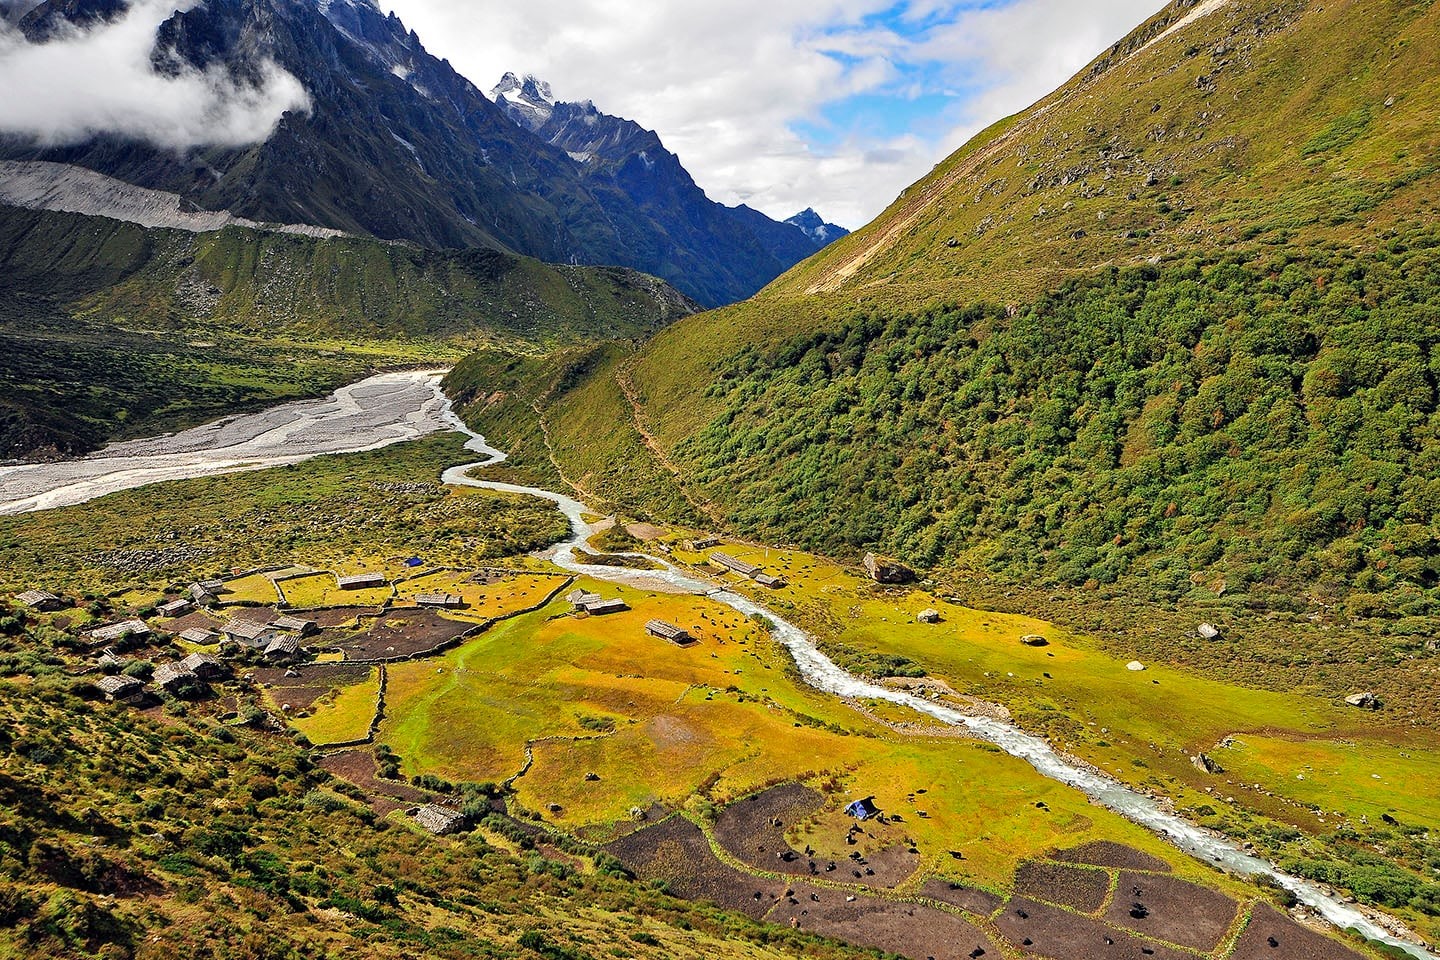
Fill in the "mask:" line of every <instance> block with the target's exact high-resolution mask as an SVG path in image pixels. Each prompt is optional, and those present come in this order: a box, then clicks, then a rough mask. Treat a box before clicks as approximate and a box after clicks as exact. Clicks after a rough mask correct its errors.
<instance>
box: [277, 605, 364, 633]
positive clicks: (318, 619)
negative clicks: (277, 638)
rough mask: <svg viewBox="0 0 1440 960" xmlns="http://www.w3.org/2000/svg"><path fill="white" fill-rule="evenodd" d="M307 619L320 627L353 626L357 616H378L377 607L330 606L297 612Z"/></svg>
mask: <svg viewBox="0 0 1440 960" xmlns="http://www.w3.org/2000/svg"><path fill="white" fill-rule="evenodd" d="M297 616H300V617H303V618H305V619H307V620H314V621H315V624H316V625H317V626H319V627H320V628H321V629H326V628H333V627H353V626H355V623H356V620H357V619H358V618H359V617H378V616H380V608H379V607H331V608H330V609H328V610H312V611H310V612H308V613H302V614H297Z"/></svg>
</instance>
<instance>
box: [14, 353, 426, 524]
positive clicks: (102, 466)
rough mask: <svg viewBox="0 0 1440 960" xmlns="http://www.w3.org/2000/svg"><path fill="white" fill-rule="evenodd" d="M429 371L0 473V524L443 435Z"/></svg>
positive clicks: (375, 380)
mask: <svg viewBox="0 0 1440 960" xmlns="http://www.w3.org/2000/svg"><path fill="white" fill-rule="evenodd" d="M442 376H443V374H439V373H436V372H434V371H405V372H399V373H382V374H379V375H377V376H373V377H370V378H369V379H366V380H361V381H360V382H359V383H352V384H350V385H349V386H346V387H341V388H340V389H339V390H336V391H335V392H334V393H332V394H331V395H330V396H328V397H324V398H321V399H318V400H299V401H296V402H294V403H285V404H281V405H279V406H276V407H271V408H270V409H268V410H262V411H261V412H259V413H252V414H245V415H243V416H236V417H227V418H225V419H223V420H217V421H215V422H214V423H208V424H205V425H203V426H199V427H194V428H192V429H189V430H184V431H181V432H179V433H173V434H167V435H165V436H162V437H154V438H151V439H147V440H131V441H127V442H125V443H114V444H111V445H109V446H107V447H105V448H104V449H103V450H100V451H99V452H97V453H94V454H92V455H90V456H88V457H84V458H82V459H78V460H62V461H59V462H56V463H31V464H19V465H11V466H0V516H5V515H7V514H16V513H29V512H31V511H33V510H49V509H52V508H55V507H69V506H74V505H75V504H77V503H85V502H86V501H88V500H93V499H95V498H96V497H103V496H105V495H106V494H109V493H117V492H119V491H121V490H133V489H134V488H136V487H144V486H148V485H150V484H152V483H161V482H163V481H165V480H183V479H189V478H191V477H206V476H212V475H214V474H219V473H237V472H240V471H245V470H263V469H266V468H268V467H282V466H286V465H288V464H292V463H301V462H303V461H305V460H309V459H312V458H314V457H319V456H325V455H327V454H332V453H360V452H362V451H365V450H376V449H379V448H380V447H386V446H389V445H390V444H392V443H400V442H402V441H405V440H415V439H418V438H419V437H423V436H425V435H426V434H430V433H438V432H440V431H442V430H449V429H451V428H452V424H453V423H454V420H453V418H451V417H450V416H448V414H447V411H448V408H447V407H446V404H445V398H444V396H443V395H442V394H441V392H440V379H441V377H442Z"/></svg>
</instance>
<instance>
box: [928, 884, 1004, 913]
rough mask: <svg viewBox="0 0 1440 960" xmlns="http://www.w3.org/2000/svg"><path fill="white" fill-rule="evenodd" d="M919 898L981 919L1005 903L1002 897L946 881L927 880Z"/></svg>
mask: <svg viewBox="0 0 1440 960" xmlns="http://www.w3.org/2000/svg"><path fill="white" fill-rule="evenodd" d="M920 896H922V897H925V898H926V899H929V900H938V901H939V902H941V903H948V904H950V906H952V907H959V908H960V909H961V910H965V911H967V912H969V913H973V914H977V915H979V916H982V917H988V916H989V915H990V914H992V913H994V912H995V911H996V910H999V909H1000V905H1001V904H1002V903H1004V902H1005V898H1004V897H1000V896H997V895H995V894H993V893H991V892H989V891H988V890H976V889H975V888H974V887H967V886H965V885H963V884H959V883H950V882H948V881H946V880H927V881H926V882H925V885H924V886H923V887H921V888H920Z"/></svg>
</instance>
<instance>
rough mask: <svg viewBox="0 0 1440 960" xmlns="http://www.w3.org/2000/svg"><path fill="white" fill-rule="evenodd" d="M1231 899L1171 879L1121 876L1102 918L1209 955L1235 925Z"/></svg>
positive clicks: (1235, 905) (1236, 906) (1235, 908)
mask: <svg viewBox="0 0 1440 960" xmlns="http://www.w3.org/2000/svg"><path fill="white" fill-rule="evenodd" d="M1238 908H1239V904H1237V903H1236V902H1235V901H1234V900H1231V899H1230V898H1229V897H1227V896H1225V895H1224V894H1223V893H1219V892H1217V891H1214V890H1207V889H1205V888H1204V887H1199V886H1196V885H1195V884H1193V883H1187V882H1185V881H1184V880H1180V879H1178V878H1176V877H1162V876H1156V875H1155V874H1153V873H1131V872H1128V871H1127V872H1125V873H1122V874H1120V883H1119V885H1118V886H1117V887H1116V888H1115V902H1114V903H1112V904H1111V905H1110V909H1109V910H1108V911H1106V914H1105V919H1107V920H1109V921H1110V922H1111V923H1114V924H1117V925H1118V926H1122V927H1127V928H1129V929H1131V930H1136V931H1139V932H1140V933H1143V934H1145V935H1146V936H1150V937H1156V938H1157V939H1160V940H1168V941H1169V942H1170V943H1178V944H1181V945H1182V946H1186V947H1194V948H1195V949H1196V950H1205V951H1209V950H1214V949H1215V948H1216V947H1218V946H1219V945H1220V940H1221V938H1223V937H1224V936H1225V933H1226V931H1228V930H1229V929H1230V924H1232V923H1233V922H1234V921H1235V911H1236V910H1237V909H1238Z"/></svg>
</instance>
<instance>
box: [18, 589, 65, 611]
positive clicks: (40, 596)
mask: <svg viewBox="0 0 1440 960" xmlns="http://www.w3.org/2000/svg"><path fill="white" fill-rule="evenodd" d="M15 600H16V602H17V603H23V604H25V606H27V607H37V608H38V607H44V606H49V605H50V604H54V603H59V602H60V598H59V597H57V596H55V594H53V593H47V592H46V591H44V590H26V591H25V592H24V593H17V594H16V595H15Z"/></svg>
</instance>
